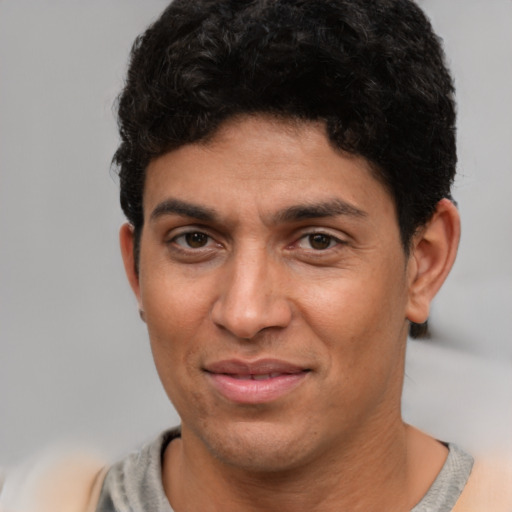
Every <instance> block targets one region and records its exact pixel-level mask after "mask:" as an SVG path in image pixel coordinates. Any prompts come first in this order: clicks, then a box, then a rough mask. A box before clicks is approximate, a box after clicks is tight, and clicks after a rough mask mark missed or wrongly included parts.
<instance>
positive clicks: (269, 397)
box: [122, 117, 408, 470]
mask: <svg viewBox="0 0 512 512" xmlns="http://www.w3.org/2000/svg"><path fill="white" fill-rule="evenodd" d="M144 218H145V221H144V227H143V231H142V237H141V246H140V267H139V268H140V270H139V275H138V276H136V275H133V274H132V275H131V282H132V286H133V288H134V290H135V293H136V295H137V297H138V300H139V304H140V307H141V309H142V310H143V312H144V318H145V321H146V323H147V327H148V331H149V336H150V340H151V347H152V351H153V355H154V359H155V363H156V367H157V370H158V373H159V375H160V378H161V380H162V383H163V385H164V388H165V390H166V392H167V394H168V396H169V398H170V399H171V401H172V403H173V404H174V406H175V407H176V410H177V411H178V413H179V415H180V417H181V419H182V429H183V439H184V440H185V439H187V440H188V442H189V443H190V445H194V444H195V447H196V451H197V453H203V454H204V456H209V455H211V456H212V457H215V458H216V460H220V461H223V462H226V463H228V464H231V465H234V466H240V467H249V468H252V469H258V470H277V469H283V468H286V467H292V466H293V465H297V464H301V463H304V462H305V461H312V460H314V459H318V460H320V459H321V458H322V457H325V456H332V454H333V452H334V451H336V450H337V449H340V450H341V449H342V448H343V447H344V446H345V447H346V446H348V445H350V444H354V443H356V444H357V439H360V438H363V436H366V438H368V436H373V437H374V438H378V436H379V435H380V433H382V432H385V431H386V429H387V428H389V427H390V425H391V424H393V423H394V422H396V421H398V420H399V418H400V394H401V386H402V376H403V358H404V346H405V340H406V333H407V327H408V323H407V320H406V309H407V300H408V277H407V276H408V271H407V269H408V262H407V259H406V257H405V255H404V251H403V248H402V244H401V241H400V234H399V229H398V225H397V220H396V218H397V217H396V211H395V207H394V202H393V200H392V198H391V196H390V195H389V193H388V191H387V190H386V188H385V187H384V186H383V185H382V184H381V183H380V182H379V181H378V180H377V179H376V178H375V177H374V176H373V175H372V173H371V171H370V170H369V168H368V166H367V164H366V163H365V161H364V160H363V159H361V158H358V157H354V156H346V155H343V154H341V153H340V152H339V151H337V150H335V149H333V147H332V146H331V145H330V144H329V142H328V140H327V138H326V135H325V129H324V126H323V125H322V124H319V123H318V124H316V123H300V124H297V123H296V124H293V123H292V122H284V121H277V120H273V119H269V118H265V117H248V118H243V119H238V120H236V121H230V122H228V123H225V124H224V125H223V126H222V127H221V129H220V130H219V131H218V132H217V133H216V135H215V136H214V138H213V139H212V140H210V141H209V142H208V143H205V144H191V145H187V146H184V147H182V148H180V149H178V150H175V151H172V152H169V153H168V154H165V155H163V156H161V157H159V158H157V159H155V160H154V161H152V162H151V164H150V165H149V167H148V170H147V178H146V184H145V191H144ZM123 236H124V238H125V243H124V246H125V251H124V252H125V259H126V260H128V261H129V260H130V254H129V253H130V250H131V245H130V243H131V242H130V240H129V239H130V231H129V230H128V228H125V229H124V235H123V234H122V238H123ZM127 266H128V268H130V267H131V263H130V262H129V263H128V264H127ZM128 272H129V274H130V270H128Z"/></svg>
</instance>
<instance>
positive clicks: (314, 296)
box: [302, 261, 407, 369]
mask: <svg viewBox="0 0 512 512" xmlns="http://www.w3.org/2000/svg"><path fill="white" fill-rule="evenodd" d="M406 299H407V297H406V287H405V276H404V274H403V270H402V267H400V266H398V265H394V264H393V262H392V261H390V262H389V264H388V265H387V266H386V268H382V267H380V268H377V269H375V270H373V271H372V269H368V270H366V271H358V272H357V273H356V272H354V273H353V274H352V275H351V274H348V273H347V275H346V276H344V277H342V278H339V279H332V280H328V281H326V282H325V283H324V285H323V286H317V287H314V288H310V289H309V293H308V295H307V301H306V302H303V307H302V311H303V316H304V317H305V318H306V321H307V323H308V324H309V326H310V327H311V328H312V329H313V330H314V332H315V334H316V336H317V337H318V338H319V339H320V340H322V342H323V344H324V345H325V347H324V348H325V349H327V351H328V352H329V353H330V357H331V359H332V361H331V364H333V365H340V366H342V367H344V368H345V369H347V368H353V367H357V366H361V365H366V366H372V367H374V368H376V367H378V366H379V363H380V362H382V364H383V365H385V364H387V362H388V361H389V359H390V358H393V357H396V349H397V348H399V347H400V346H401V341H402V339H403V338H404V335H403V331H404V326H405V325H406V319H405V305H406Z"/></svg>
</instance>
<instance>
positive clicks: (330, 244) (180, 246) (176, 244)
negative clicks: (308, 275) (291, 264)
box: [167, 229, 346, 256]
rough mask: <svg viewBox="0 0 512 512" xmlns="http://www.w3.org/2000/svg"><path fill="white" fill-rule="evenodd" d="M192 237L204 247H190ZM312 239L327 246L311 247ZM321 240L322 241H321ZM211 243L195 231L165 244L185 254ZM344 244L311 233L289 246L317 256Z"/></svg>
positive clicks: (208, 238) (321, 232)
mask: <svg viewBox="0 0 512 512" xmlns="http://www.w3.org/2000/svg"><path fill="white" fill-rule="evenodd" d="M194 235H199V237H204V241H205V245H202V246H198V247H192V246H191V240H187V237H192V236H194ZM313 237H317V238H319V240H317V242H319V243H320V244H321V243H322V242H324V243H325V242H327V245H326V246H325V247H321V248H319V247H316V248H315V247H312V242H313ZM322 238H323V240H322ZM180 240H182V241H183V243H180ZM303 241H306V242H307V243H308V245H309V247H301V243H302V242H303ZM212 242H215V239H214V238H213V237H212V236H210V235H209V234H208V233H205V232H204V231H202V230H200V229H197V230H190V231H186V232H183V233H179V234H177V235H176V236H174V237H172V238H171V239H170V240H169V241H168V242H167V243H168V244H169V245H172V246H173V248H174V249H175V250H178V251H181V252H186V253H198V252H199V251H203V252H204V250H208V249H211V247H210V246H211V244H212ZM345 244H346V242H345V241H344V240H341V239H339V238H338V237H336V236H334V235H332V234H330V233H325V232H323V231H313V232H308V233H304V234H303V235H301V236H300V237H299V238H298V239H297V240H296V241H295V242H293V243H292V244H291V246H289V247H290V248H291V249H293V248H295V247H298V248H299V249H303V250H305V251H308V252H310V253H317V254H318V255H319V256H320V254H321V253H323V252H326V251H329V250H330V249H334V248H336V247H337V246H339V245H345ZM217 246H218V247H220V246H221V244H220V243H218V242H217Z"/></svg>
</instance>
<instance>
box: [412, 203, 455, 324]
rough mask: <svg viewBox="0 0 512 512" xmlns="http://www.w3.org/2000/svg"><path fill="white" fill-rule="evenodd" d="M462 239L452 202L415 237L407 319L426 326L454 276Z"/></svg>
mask: <svg viewBox="0 0 512 512" xmlns="http://www.w3.org/2000/svg"><path fill="white" fill-rule="evenodd" d="M459 239H460V217H459V212H458V211H457V208H456V207H455V205H454V204H453V203H452V202H451V201H450V200H449V199H442V200H441V201H439V203H437V206H436V210H435V212H434V214H433V215H432V218H431V219H430V220H429V221H428V223H427V224H426V225H425V226H424V227H423V228H421V230H420V231H419V232H418V233H417V234H416V235H415V236H414V237H413V244H412V247H411V253H410V256H409V262H408V278H409V297H408V302H407V308H406V317H407V319H408V320H409V321H411V322H415V323H417V324H422V323H424V322H426V321H427V319H428V315H429V310H430V303H431V301H432V299H433V298H434V296H435V295H436V293H437V292H438V291H439V288H441V285H442V284H443V283H444V281H445V279H446V277H447V276H448V273H449V272H450V270H451V268H452V266H453V263H454V261H455V256H456V255H457V248H458V246H459Z"/></svg>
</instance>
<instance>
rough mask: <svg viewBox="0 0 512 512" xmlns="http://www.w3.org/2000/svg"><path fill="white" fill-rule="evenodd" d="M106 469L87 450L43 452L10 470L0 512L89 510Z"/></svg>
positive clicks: (95, 498) (72, 511)
mask: <svg viewBox="0 0 512 512" xmlns="http://www.w3.org/2000/svg"><path fill="white" fill-rule="evenodd" d="M105 472H106V469H104V464H103V462H102V461H101V460H100V459H99V458H97V457H94V456H92V455H90V454H88V453H85V452H74V453H66V454H63V453H58V454H57V453H54V454H50V455H44V456H42V457H39V458H38V459H36V460H35V462H32V463H29V464H25V465H23V466H21V467H19V468H17V469H16V470H14V471H12V472H10V473H9V475H8V476H7V478H6V479H5V481H4V483H3V486H2V488H1V490H0V512H18V511H22V512H87V511H88V510H89V508H88V507H89V506H90V504H91V503H94V502H95V500H97V496H98V495H99V492H100V489H101V485H102V482H103V478H104V475H105ZM93 510H94V509H93Z"/></svg>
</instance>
